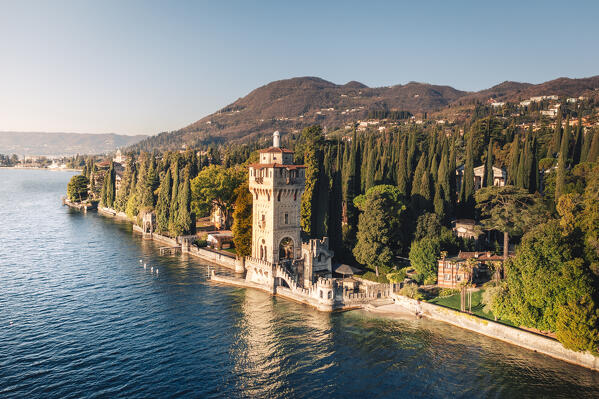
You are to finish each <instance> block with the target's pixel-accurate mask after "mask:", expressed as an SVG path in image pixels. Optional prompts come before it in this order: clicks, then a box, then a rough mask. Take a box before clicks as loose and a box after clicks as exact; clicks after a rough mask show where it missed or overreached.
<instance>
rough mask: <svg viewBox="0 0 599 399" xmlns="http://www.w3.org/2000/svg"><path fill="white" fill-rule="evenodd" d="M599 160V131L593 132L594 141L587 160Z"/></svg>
mask: <svg viewBox="0 0 599 399" xmlns="http://www.w3.org/2000/svg"><path fill="white" fill-rule="evenodd" d="M597 160H599V131H596V132H594V133H593V141H592V142H591V148H590V149H589V153H588V155H587V159H586V161H587V162H595V161H597Z"/></svg>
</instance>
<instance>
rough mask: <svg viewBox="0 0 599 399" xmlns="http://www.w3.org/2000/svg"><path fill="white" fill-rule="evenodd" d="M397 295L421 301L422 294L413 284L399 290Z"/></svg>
mask: <svg viewBox="0 0 599 399" xmlns="http://www.w3.org/2000/svg"><path fill="white" fill-rule="evenodd" d="M399 294H400V295H403V296H407V297H408V298H412V299H422V294H421V293H420V291H419V290H418V286H417V285H416V284H414V283H408V284H406V285H404V286H403V287H402V288H401V290H399Z"/></svg>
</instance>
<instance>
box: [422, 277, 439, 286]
mask: <svg viewBox="0 0 599 399" xmlns="http://www.w3.org/2000/svg"><path fill="white" fill-rule="evenodd" d="M433 284H437V276H427V277H426V278H425V279H424V285H433Z"/></svg>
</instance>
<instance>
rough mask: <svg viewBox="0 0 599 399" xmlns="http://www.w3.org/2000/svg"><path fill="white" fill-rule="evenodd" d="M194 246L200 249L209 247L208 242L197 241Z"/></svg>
mask: <svg viewBox="0 0 599 399" xmlns="http://www.w3.org/2000/svg"><path fill="white" fill-rule="evenodd" d="M193 244H194V245H195V246H196V247H198V248H205V247H207V246H208V241H206V240H195V241H194V242H193Z"/></svg>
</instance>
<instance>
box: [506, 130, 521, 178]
mask: <svg viewBox="0 0 599 399" xmlns="http://www.w3.org/2000/svg"><path fill="white" fill-rule="evenodd" d="M519 161H520V137H519V136H518V135H515V136H514V141H513V142H512V146H511V149H510V163H509V170H508V173H507V179H508V184H510V185H514V186H515V185H516V179H517V176H518V162H519Z"/></svg>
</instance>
